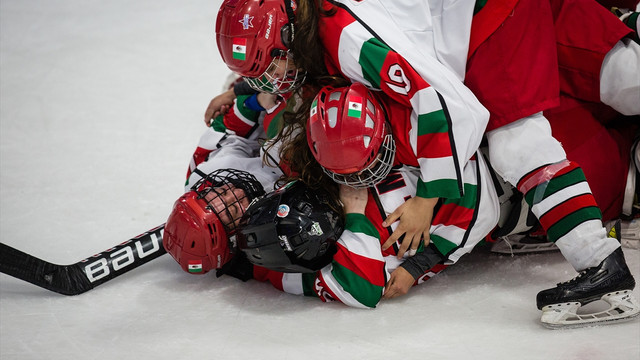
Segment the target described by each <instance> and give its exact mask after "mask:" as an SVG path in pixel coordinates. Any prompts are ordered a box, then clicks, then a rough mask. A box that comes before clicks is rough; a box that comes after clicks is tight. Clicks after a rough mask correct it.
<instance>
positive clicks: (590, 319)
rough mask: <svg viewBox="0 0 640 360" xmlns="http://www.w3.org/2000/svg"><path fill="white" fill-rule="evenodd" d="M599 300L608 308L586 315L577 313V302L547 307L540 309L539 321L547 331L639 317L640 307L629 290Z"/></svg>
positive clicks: (605, 323) (616, 292)
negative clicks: (607, 305) (606, 304)
mask: <svg viewBox="0 0 640 360" xmlns="http://www.w3.org/2000/svg"><path fill="white" fill-rule="evenodd" d="M601 300H604V301H605V302H606V303H608V304H609V308H608V309H606V310H602V311H596V312H593V313H588V314H580V313H579V310H581V305H580V303H579V302H567V303H560V304H552V305H547V306H545V307H543V308H542V317H541V319H540V321H541V322H542V325H543V326H544V327H546V328H549V329H568V328H579V327H585V326H596V325H609V324H613V323H618V322H624V321H630V320H633V319H634V318H636V317H638V315H640V305H639V304H638V300H636V298H635V297H634V296H633V294H632V291H631V290H621V291H615V292H611V293H608V294H605V295H604V296H602V298H601Z"/></svg>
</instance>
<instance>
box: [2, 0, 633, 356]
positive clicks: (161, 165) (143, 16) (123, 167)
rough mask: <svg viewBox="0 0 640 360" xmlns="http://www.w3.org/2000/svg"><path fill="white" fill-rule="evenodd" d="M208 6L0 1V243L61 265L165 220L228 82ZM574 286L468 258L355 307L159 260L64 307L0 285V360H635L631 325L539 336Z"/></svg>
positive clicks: (566, 275)
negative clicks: (553, 306)
mask: <svg viewBox="0 0 640 360" xmlns="http://www.w3.org/2000/svg"><path fill="white" fill-rule="evenodd" d="M219 4H220V1H219V0H218V1H204V0H192V1H168V0H153V1H151V0H137V1H123V0H112V1H97V0H49V1H43V0H39V1H35V0H32V1H24V0H23V1H18V0H2V1H1V2H0V50H1V56H0V81H1V87H0V111H1V112H0V140H1V141H0V150H1V153H0V185H1V187H0V196H1V200H2V201H1V205H0V215H1V216H0V240H1V241H2V242H3V243H6V244H8V245H11V246H13V247H16V248H18V249H20V250H23V251H25V252H28V253H30V254H33V255H35V256H38V257H40V258H43V259H45V260H48V261H50V262H53V263H58V264H70V263H75V262H77V261H79V260H81V259H84V258H86V257H88V256H90V255H92V254H95V253H99V252H101V251H102V250H105V249H107V248H109V247H111V246H112V245H115V244H118V243H120V242H122V241H125V240H127V239H129V238H131V237H132V236H135V235H137V234H139V233H141V232H143V231H145V230H147V229H150V228H152V227H154V226H156V225H158V224H161V223H163V222H164V221H165V220H166V218H167V215H168V213H169V211H170V209H171V206H172V203H173V201H174V200H175V199H176V198H177V197H178V196H179V195H180V194H181V192H182V185H183V181H184V176H185V173H186V169H187V164H188V160H189V157H190V156H191V153H192V151H193V149H194V148H195V145H196V143H197V140H198V138H199V136H200V134H201V132H202V131H203V130H204V125H203V122H202V118H203V113H204V109H205V107H206V105H207V104H208V102H209V100H210V99H211V98H212V97H213V96H214V95H216V94H217V93H218V92H219V91H220V89H221V85H222V83H223V81H224V78H225V77H226V76H227V73H228V72H227V70H226V67H225V66H224V64H222V62H221V60H220V58H219V55H218V52H217V49H216V46H215V37H214V23H215V16H216V12H217V8H218V6H219ZM625 253H626V256H627V262H628V263H629V265H630V267H631V269H632V272H633V274H634V275H635V277H636V279H639V280H640V253H639V251H638V250H629V249H625ZM574 276H575V273H574V271H573V270H572V269H571V267H570V266H569V264H568V263H567V262H566V261H564V259H563V258H562V256H561V255H560V254H559V253H553V254H546V255H532V256H523V257H513V258H512V257H500V256H497V255H491V254H488V253H487V252H486V251H476V252H474V253H473V254H471V255H469V256H468V257H466V258H463V259H462V260H461V261H460V263H459V264H458V265H456V266H454V267H452V268H450V269H448V270H447V271H445V272H444V273H443V274H441V275H439V276H438V277H436V278H434V279H432V280H430V281H428V282H427V283H425V284H423V285H421V286H419V287H417V288H414V289H413V290H412V292H411V293H410V294H409V295H408V296H406V297H404V298H400V299H398V300H393V301H385V302H383V303H381V304H380V305H379V306H378V308H377V309H375V310H357V309H352V308H347V307H346V306H344V305H341V304H336V303H333V304H325V303H322V302H320V301H319V300H316V299H312V298H303V297H296V296H293V295H287V294H284V293H280V292H279V291H277V290H275V289H273V288H272V287H271V286H270V285H268V284H264V283H258V282H248V283H241V282H240V281H238V280H235V279H233V278H224V277H223V278H216V277H215V276H214V275H206V276H190V275H188V274H186V273H183V272H182V270H180V269H179V268H178V267H177V265H176V264H175V262H174V261H173V259H172V258H171V257H169V256H168V255H165V256H162V257H160V258H158V259H156V260H154V261H153V262H151V263H149V264H146V265H144V266H142V267H140V268H138V269H135V270H133V271H131V272H129V273H127V274H124V275H122V276H120V277H118V278H116V279H113V280H111V281H110V282H107V283H106V284H103V285H101V286H99V287H97V288H95V289H93V290H91V291H89V292H87V293H85V294H83V295H79V296H75V297H66V296H62V295H58V294H56V293H53V292H49V291H47V290H44V289H41V288H38V287H35V286H33V285H31V284H28V283H25V282H22V281H19V280H16V279H14V278H11V277H9V276H6V275H4V274H2V275H0V359H2V360H12V359H51V360H58V359H60V360H62V359H65V360H66V359H83V358H88V359H89V358H90V359H98V360H102V359H369V360H373V359H430V360H434V359H563V360H565V359H576V360H586V359H594V360H595V359H598V360H600V359H616V360H626V359H631V360H638V359H640V321H638V320H636V321H633V322H630V323H625V324H619V325H613V326H603V327H596V328H586V329H576V330H562V331H552V330H547V329H545V328H543V327H542V326H541V325H540V323H539V321H538V319H539V316H540V312H539V311H538V310H537V309H536V306H535V296H536V293H537V292H538V291H540V290H542V289H544V288H547V287H550V286H553V285H555V283H556V282H559V281H563V280H568V279H570V278H573V277H574ZM634 294H635V296H636V297H640V296H639V292H638V290H637V289H636V290H635V291H634Z"/></svg>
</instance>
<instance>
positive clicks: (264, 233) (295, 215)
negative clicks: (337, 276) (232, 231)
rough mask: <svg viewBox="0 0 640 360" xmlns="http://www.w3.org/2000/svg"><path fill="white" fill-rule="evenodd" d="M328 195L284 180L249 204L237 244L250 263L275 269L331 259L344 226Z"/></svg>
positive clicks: (316, 266) (311, 267) (312, 267)
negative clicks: (329, 202) (280, 185)
mask: <svg viewBox="0 0 640 360" xmlns="http://www.w3.org/2000/svg"><path fill="white" fill-rule="evenodd" d="M327 196H328V195H327V194H326V193H325V192H324V191H321V190H315V189H314V190H311V189H309V188H307V187H306V185H304V184H303V183H302V182H299V181H296V182H292V183H289V184H288V185H286V186H285V187H283V188H281V189H279V190H276V191H274V192H272V193H269V194H267V195H266V196H264V197H263V198H261V199H259V200H257V201H255V202H254V203H252V204H251V206H249V209H247V212H246V213H245V217H244V218H243V221H242V223H241V225H240V229H239V232H238V248H239V249H240V250H241V251H243V252H244V253H245V254H246V255H247V259H248V260H249V261H250V262H251V263H252V264H254V265H259V266H262V267H265V268H268V269H271V270H275V271H281V272H298V273H299V272H314V271H318V270H320V269H321V268H323V267H324V266H326V265H327V264H329V263H330V262H331V259H332V258H333V255H334V254H335V251H336V245H335V243H336V242H337V240H338V238H339V237H340V235H341V234H342V231H343V229H344V220H343V218H342V214H341V213H338V212H336V211H335V210H334V209H332V208H331V206H330V205H329V204H328V197H327Z"/></svg>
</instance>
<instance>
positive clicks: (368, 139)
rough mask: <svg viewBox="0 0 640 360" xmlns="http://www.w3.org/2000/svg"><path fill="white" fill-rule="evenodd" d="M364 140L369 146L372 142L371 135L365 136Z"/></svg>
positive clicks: (365, 145) (366, 146)
mask: <svg viewBox="0 0 640 360" xmlns="http://www.w3.org/2000/svg"><path fill="white" fill-rule="evenodd" d="M362 141H363V142H364V147H365V148H368V147H369V144H370V143H371V136H363V137H362Z"/></svg>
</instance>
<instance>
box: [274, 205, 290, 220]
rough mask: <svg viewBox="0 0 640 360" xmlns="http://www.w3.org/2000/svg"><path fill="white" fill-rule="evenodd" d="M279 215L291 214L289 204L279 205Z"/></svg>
mask: <svg viewBox="0 0 640 360" xmlns="http://www.w3.org/2000/svg"><path fill="white" fill-rule="evenodd" d="M276 215H277V216H278V217H286V216H287V215H289V205H285V204H280V206H278V213H277V214H276Z"/></svg>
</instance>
